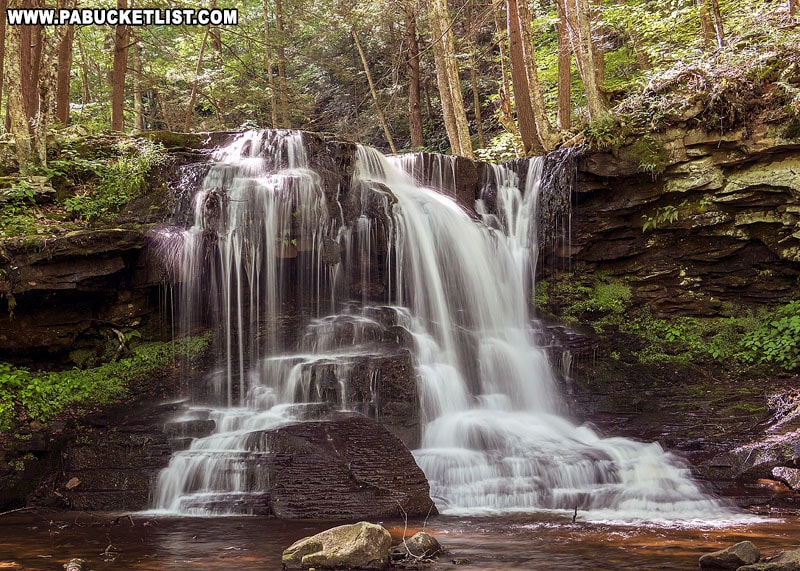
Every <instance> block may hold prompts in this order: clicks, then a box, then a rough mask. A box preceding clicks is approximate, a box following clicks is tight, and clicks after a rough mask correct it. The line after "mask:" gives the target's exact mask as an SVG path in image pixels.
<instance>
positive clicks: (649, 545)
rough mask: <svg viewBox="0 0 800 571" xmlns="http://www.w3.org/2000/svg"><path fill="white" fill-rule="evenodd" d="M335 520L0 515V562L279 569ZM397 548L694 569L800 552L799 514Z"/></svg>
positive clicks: (514, 534) (489, 559)
mask: <svg viewBox="0 0 800 571" xmlns="http://www.w3.org/2000/svg"><path fill="white" fill-rule="evenodd" d="M339 523H341V522H326V521H281V520H275V519H267V518H262V517H228V518H165V517H164V518H162V517H158V518H154V517H152V516H148V515H145V514H133V515H131V516H130V517H127V516H125V517H117V516H114V515H109V514H102V515H93V514H67V513H27V512H20V513H15V514H6V515H4V516H0V562H3V561H4V560H13V561H15V562H17V563H19V564H21V565H23V567H24V569H26V570H28V571H31V570H33V571H53V570H56V569H61V568H62V565H63V564H64V563H66V562H67V561H69V560H70V559H72V558H74V557H79V558H81V559H84V560H85V561H86V562H87V565H86V567H87V568H89V569H93V570H94V571H104V570H109V571H110V570H112V569H113V570H119V569H125V570H131V571H162V570H166V571H172V570H175V571H177V570H184V569H193V570H194V569H196V570H200V571H206V570H207V571H212V570H213V571H217V570H219V569H221V568H229V569H236V570H237V571H250V570H253V571H255V570H259V571H264V570H266V571H272V570H274V571H279V570H280V569H281V562H280V555H281V552H282V551H283V549H284V548H286V547H288V546H289V545H290V544H291V543H292V542H294V541H295V540H297V539H299V538H301V537H305V536H308V535H311V534H314V533H317V532H319V531H322V530H324V529H327V528H329V527H332V526H333V525H338V524H339ZM379 523H382V524H383V525H384V526H386V527H387V528H388V529H389V530H390V532H391V534H392V537H393V538H394V540H395V542H399V541H400V540H401V539H402V537H403V534H404V533H405V535H406V537H409V536H411V535H413V534H414V533H415V532H416V531H419V530H421V529H423V528H425V530H426V531H428V532H430V533H433V534H435V535H436V536H437V537H438V539H439V541H440V542H441V543H442V545H443V546H444V547H445V548H446V549H448V550H449V554H447V555H445V556H444V557H442V558H441V559H440V560H439V562H438V563H436V564H435V565H433V566H432V567H431V569H434V570H444V569H453V568H454V567H456V566H455V565H454V564H453V561H454V560H457V561H459V563H460V564H459V565H458V566H457V568H459V569H464V570H476V569H543V570H544V569H547V570H567V569H570V570H574V569H581V568H598V567H599V568H607V569H693V568H697V560H698V558H699V557H700V555H702V554H704V553H708V552H710V551H714V550H717V549H721V548H722V547H725V546H727V545H730V544H732V543H735V542H738V541H743V540H745V539H748V540H750V541H752V542H754V543H755V544H756V545H757V546H758V547H760V548H761V550H762V555H769V554H771V553H772V552H773V551H775V550H778V549H779V548H789V547H793V546H797V545H798V544H800V529H798V526H797V520H796V516H792V517H791V518H788V519H786V520H767V519H764V520H761V521H760V522H758V523H753V524H750V525H747V526H744V525H735V526H731V527H715V526H712V525H700V526H695V527H686V526H683V527H682V526H681V525H680V524H677V523H673V524H672V526H670V527H658V526H652V525H637V526H625V525H606V524H596V523H591V524H590V523H581V522H576V523H572V522H571V521H569V520H568V519H567V520H564V519H555V518H552V517H548V516H545V515H542V514H539V515H530V514H528V515H524V516H523V515H520V516H514V517H502V518H500V517H492V518H454V517H437V518H434V519H431V520H429V521H427V522H425V521H423V520H412V521H409V522H408V523H406V522H404V521H383V522H379Z"/></svg>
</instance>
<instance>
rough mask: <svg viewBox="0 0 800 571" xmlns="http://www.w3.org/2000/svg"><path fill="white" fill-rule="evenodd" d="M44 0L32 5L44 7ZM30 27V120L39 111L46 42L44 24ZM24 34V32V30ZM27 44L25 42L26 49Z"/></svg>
mask: <svg viewBox="0 0 800 571" xmlns="http://www.w3.org/2000/svg"><path fill="white" fill-rule="evenodd" d="M42 4H43V3H42V0H33V2H32V6H33V7H34V8H42V7H43V6H42ZM26 27H30V38H29V39H30V68H29V72H30V81H29V83H28V99H27V100H26V103H27V106H28V120H29V121H32V120H34V118H35V117H36V114H37V113H38V112H39V87H38V86H39V73H40V70H41V68H42V44H43V42H44V29H43V27H42V26H26ZM23 34H24V32H23ZM25 45H26V44H23V49H25V47H24V46H25ZM22 73H25V68H24V67H23V68H22Z"/></svg>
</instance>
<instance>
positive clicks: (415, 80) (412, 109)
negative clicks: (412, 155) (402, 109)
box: [402, 0, 425, 148]
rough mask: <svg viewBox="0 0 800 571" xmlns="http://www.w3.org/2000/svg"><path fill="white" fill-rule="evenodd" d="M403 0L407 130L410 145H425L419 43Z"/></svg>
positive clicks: (409, 6)
mask: <svg viewBox="0 0 800 571" xmlns="http://www.w3.org/2000/svg"><path fill="white" fill-rule="evenodd" d="M402 1H403V16H404V22H405V33H406V62H407V63H408V130H409V134H410V137H411V147H412V148H419V147H423V146H425V140H424V137H423V132H422V112H421V111H420V70H419V60H420V57H419V43H418V42H417V18H416V15H415V14H414V6H413V5H412V3H411V1H410V0H402Z"/></svg>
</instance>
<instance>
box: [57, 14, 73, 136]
mask: <svg viewBox="0 0 800 571" xmlns="http://www.w3.org/2000/svg"><path fill="white" fill-rule="evenodd" d="M74 35H75V30H74V28H73V26H67V29H66V32H65V33H64V37H63V38H62V39H61V44H60V45H59V47H58V78H57V79H56V117H57V118H58V120H59V122H60V123H61V125H62V126H64V127H66V126H67V125H68V124H69V91H70V90H69V84H70V79H71V77H70V76H71V71H72V43H73V38H74Z"/></svg>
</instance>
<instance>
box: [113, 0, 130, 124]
mask: <svg viewBox="0 0 800 571" xmlns="http://www.w3.org/2000/svg"><path fill="white" fill-rule="evenodd" d="M127 7H128V0H117V8H118V9H120V10H124V9H126V8H127ZM129 37H130V28H128V26H116V27H115V28H114V67H113V70H112V74H111V130H112V131H122V130H123V129H124V127H125V77H126V75H127V71H128V41H129Z"/></svg>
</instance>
